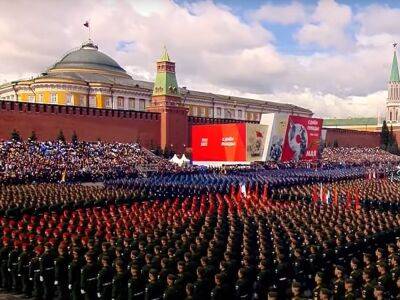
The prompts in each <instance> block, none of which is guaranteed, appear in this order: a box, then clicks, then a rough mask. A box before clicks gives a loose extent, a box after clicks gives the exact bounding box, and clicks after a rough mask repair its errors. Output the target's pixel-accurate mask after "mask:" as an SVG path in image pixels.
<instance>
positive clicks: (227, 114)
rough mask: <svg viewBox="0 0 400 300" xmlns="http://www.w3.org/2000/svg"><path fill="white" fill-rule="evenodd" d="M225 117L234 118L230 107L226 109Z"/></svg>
mask: <svg viewBox="0 0 400 300" xmlns="http://www.w3.org/2000/svg"><path fill="white" fill-rule="evenodd" d="M225 118H228V119H232V112H231V110H230V109H227V110H225Z"/></svg>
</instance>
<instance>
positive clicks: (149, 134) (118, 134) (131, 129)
mask: <svg viewBox="0 0 400 300" xmlns="http://www.w3.org/2000/svg"><path fill="white" fill-rule="evenodd" d="M0 102H1V104H0V139H9V138H10V134H11V132H12V131H13V130H14V129H16V130H17V131H18V132H19V133H20V135H21V136H22V138H23V139H26V138H28V137H29V136H30V134H31V132H32V131H35V132H36V135H37V137H38V139H39V140H54V139H55V138H56V137H57V135H58V133H59V131H60V130H62V131H63V133H64V135H65V137H66V139H67V140H70V138H71V135H72V133H73V131H75V132H76V134H77V136H78V139H80V140H86V141H96V140H98V139H100V140H102V141H118V142H134V141H137V140H138V139H139V141H140V142H141V143H142V144H143V145H144V146H145V147H149V146H150V145H151V144H153V145H159V143H160V115H159V114H158V113H150V112H136V111H120V110H108V109H94V108H81V107H68V106H58V105H43V104H32V103H15V102H6V101H0Z"/></svg>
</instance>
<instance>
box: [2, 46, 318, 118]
mask: <svg viewBox="0 0 400 300" xmlns="http://www.w3.org/2000/svg"><path fill="white" fill-rule="evenodd" d="M159 61H170V57H169V55H168V52H167V49H166V48H164V51H163V53H162V55H161V58H160V60H159ZM51 79H54V80H56V79H61V80H76V81H80V82H82V83H84V84H86V83H105V84H110V85H118V86H126V87H127V88H133V89H137V88H140V89H143V90H148V92H149V93H151V91H152V90H153V88H154V83H153V82H147V81H141V80H135V79H133V78H132V77H131V76H130V75H129V74H128V73H126V71H125V70H124V69H123V68H122V67H121V66H120V65H119V64H118V63H117V62H116V61H115V60H114V59H112V58H111V57H109V56H108V55H106V54H104V53H102V52H100V51H99V50H98V47H97V46H96V45H95V44H93V42H91V41H89V42H88V43H86V44H83V45H82V46H81V47H80V48H79V49H77V50H73V51H70V52H69V53H68V54H66V55H65V56H64V57H63V58H62V59H61V60H60V61H58V62H57V63H55V64H54V65H53V67H51V68H49V70H48V72H47V73H43V74H42V75H40V76H38V77H36V78H33V79H29V80H17V81H13V82H11V83H6V84H4V85H0V89H4V88H7V87H10V86H12V85H14V84H18V83H20V82H24V83H27V84H30V83H37V82H40V81H42V80H51ZM169 85H171V84H169ZM169 85H167V86H169ZM178 90H179V93H180V94H181V95H182V96H183V97H190V98H192V97H193V98H196V97H199V98H204V99H208V100H209V99H212V100H213V101H215V102H218V101H224V102H234V104H235V105H255V106H266V108H268V107H269V108H275V109H277V110H280V109H282V110H285V111H288V110H293V111H294V112H301V113H305V114H310V115H311V114H312V111H311V110H309V109H306V108H302V107H300V106H297V105H293V104H287V103H279V102H272V101H264V100H258V99H249V98H243V97H235V96H228V95H221V94H214V93H208V92H200V91H193V90H189V89H186V88H179V87H178Z"/></svg>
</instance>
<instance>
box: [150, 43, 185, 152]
mask: <svg viewBox="0 0 400 300" xmlns="http://www.w3.org/2000/svg"><path fill="white" fill-rule="evenodd" d="M181 98H182V97H181V94H180V92H179V87H178V83H177V81H176V76H175V63H174V62H172V61H171V59H170V57H169V55H168V52H167V49H166V47H165V46H164V50H163V53H162V55H161V57H160V59H159V60H158V61H157V74H156V79H155V81H154V87H153V95H152V98H151V99H152V100H151V105H150V106H149V107H148V111H151V112H158V113H160V122H161V126H160V145H161V148H162V149H171V150H172V151H173V152H177V153H184V150H185V147H186V146H187V145H185V144H186V143H187V139H188V115H187V114H188V109H187V108H186V107H185V106H184V105H183V103H182V99H181Z"/></svg>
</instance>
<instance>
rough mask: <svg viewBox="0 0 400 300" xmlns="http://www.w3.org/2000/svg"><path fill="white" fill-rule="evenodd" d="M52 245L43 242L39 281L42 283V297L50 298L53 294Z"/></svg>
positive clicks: (46, 299) (45, 299) (48, 299)
mask: <svg viewBox="0 0 400 300" xmlns="http://www.w3.org/2000/svg"><path fill="white" fill-rule="evenodd" d="M52 248H53V246H52V245H51V244H50V243H45V245H44V253H43V254H42V256H41V257H40V281H41V282H42V283H43V299H44V300H51V299H53V295H54V255H53V253H52Z"/></svg>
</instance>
